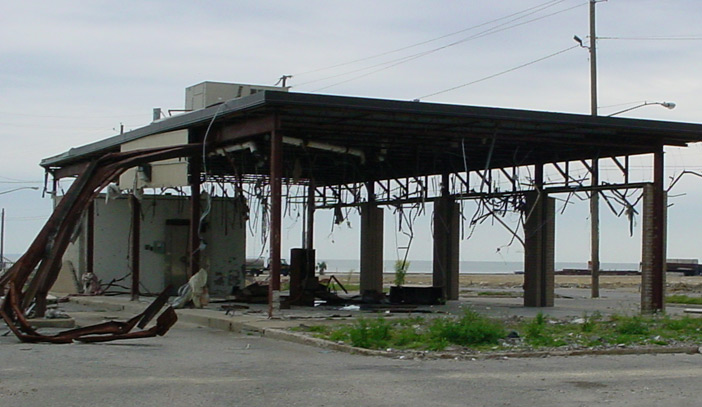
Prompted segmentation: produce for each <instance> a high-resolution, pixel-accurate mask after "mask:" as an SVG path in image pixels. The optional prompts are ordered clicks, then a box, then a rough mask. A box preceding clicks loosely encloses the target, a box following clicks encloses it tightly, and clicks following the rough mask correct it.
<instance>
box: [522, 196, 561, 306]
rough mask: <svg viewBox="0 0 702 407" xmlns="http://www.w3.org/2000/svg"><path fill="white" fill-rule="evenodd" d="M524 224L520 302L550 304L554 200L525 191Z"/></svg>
mask: <svg viewBox="0 0 702 407" xmlns="http://www.w3.org/2000/svg"><path fill="white" fill-rule="evenodd" d="M526 201H527V214H526V216H527V219H526V224H525V227H524V243H525V247H524V306H525V307H553V298H554V282H555V281H554V268H555V246H556V222H555V218H556V203H555V200H554V199H553V198H549V197H548V196H547V195H546V194H544V193H541V194H539V193H538V192H537V191H532V192H529V193H527V195H526Z"/></svg>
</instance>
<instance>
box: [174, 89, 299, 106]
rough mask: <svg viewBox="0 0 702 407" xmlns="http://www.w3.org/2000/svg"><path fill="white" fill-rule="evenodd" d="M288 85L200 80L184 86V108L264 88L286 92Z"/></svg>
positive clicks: (222, 100) (217, 101)
mask: <svg viewBox="0 0 702 407" xmlns="http://www.w3.org/2000/svg"><path fill="white" fill-rule="evenodd" d="M288 89H289V88H288V87H277V86H261V85H248V84H243V83H226V82H202V83H198V84H197V85H193V86H190V87H187V88H185V110H198V109H204V108H206V107H209V106H212V105H215V104H217V103H222V102H226V101H227V100H230V99H237V98H242V97H245V96H249V95H253V94H254V93H257V92H261V91H264V90H277V91H279V92H281V91H282V92H287V91H288Z"/></svg>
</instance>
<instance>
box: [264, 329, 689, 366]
mask: <svg viewBox="0 0 702 407" xmlns="http://www.w3.org/2000/svg"><path fill="white" fill-rule="evenodd" d="M263 336H265V337H267V338H272V339H277V340H284V341H288V342H294V343H299V344H302V345H310V346H316V347H319V348H324V349H331V350H336V351H339V352H346V353H351V354H356V355H365V356H380V357H387V358H394V359H399V358H402V357H403V356H404V357H405V358H408V359H414V358H419V359H429V360H437V359H455V360H473V359H476V360H485V359H512V358H514V359H516V358H544V357H568V356H608V355H609V356H614V355H654V354H671V353H685V354H696V353H700V347H699V346H694V345H687V346H668V347H663V346H661V347H645V348H611V349H577V350H565V351H559V350H548V351H525V352H496V353H476V354H455V353H445V352H432V353H417V352H403V351H384V350H374V349H364V348H357V347H354V346H351V345H346V344H341V343H336V342H332V341H328V340H326V339H320V338H314V337H311V336H308V335H305V334H301V333H297V332H290V331H286V330H282V329H266V330H265V332H264V333H263Z"/></svg>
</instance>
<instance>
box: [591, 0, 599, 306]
mask: <svg viewBox="0 0 702 407" xmlns="http://www.w3.org/2000/svg"><path fill="white" fill-rule="evenodd" d="M597 1H598V0H590V47H589V50H590V114H591V115H592V116H597V34H596V33H595V5H596V4H597ZM590 171H591V174H592V186H593V187H596V186H598V184H599V162H598V159H597V157H595V158H593V159H592V168H591V169H590ZM590 270H591V273H592V282H591V287H590V288H591V296H592V298H598V297H599V296H600V196H599V192H597V190H596V189H593V190H592V192H590Z"/></svg>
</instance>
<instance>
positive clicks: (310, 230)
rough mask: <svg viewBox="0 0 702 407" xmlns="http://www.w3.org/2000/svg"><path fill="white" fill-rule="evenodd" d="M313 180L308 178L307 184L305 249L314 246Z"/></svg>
mask: <svg viewBox="0 0 702 407" xmlns="http://www.w3.org/2000/svg"><path fill="white" fill-rule="evenodd" d="M314 186H315V185H314V180H312V179H310V183H309V184H308V185H307V219H306V220H307V229H306V230H305V232H306V233H305V245H304V248H305V249H310V250H311V249H313V248H314V211H315V207H314V205H315V200H314Z"/></svg>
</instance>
